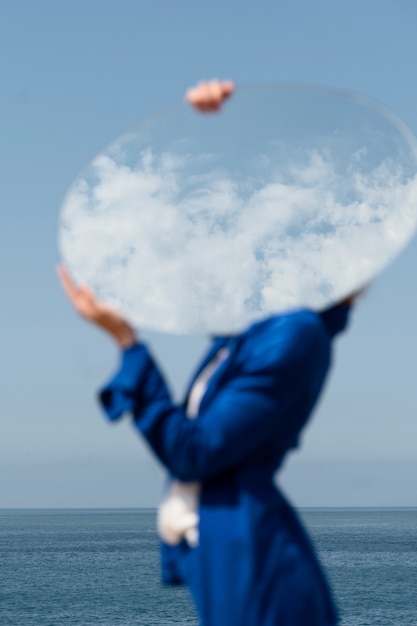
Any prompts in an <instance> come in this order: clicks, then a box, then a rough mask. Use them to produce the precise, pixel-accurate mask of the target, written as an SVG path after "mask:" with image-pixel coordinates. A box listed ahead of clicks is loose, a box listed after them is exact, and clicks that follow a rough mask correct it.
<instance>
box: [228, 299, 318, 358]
mask: <svg viewBox="0 0 417 626" xmlns="http://www.w3.org/2000/svg"><path fill="white" fill-rule="evenodd" d="M239 344H240V346H239V362H241V363H248V364H249V365H251V364H252V366H253V367H256V366H259V365H262V364H265V365H266V364H268V363H271V362H278V361H280V362H287V363H288V364H290V363H291V362H294V361H298V360H300V359H302V358H304V357H305V356H306V355H307V354H308V353H309V352H310V351H311V349H312V347H313V346H316V347H320V348H321V349H325V350H326V351H327V349H328V347H329V345H330V341H329V337H328V335H327V333H326V331H325V328H324V326H323V323H322V320H321V318H320V315H319V314H318V313H315V312H314V311H310V310H308V309H301V310H298V311H294V312H290V313H286V314H281V315H275V316H273V317H269V318H267V319H264V320H262V321H260V322H257V323H255V324H253V325H252V326H250V327H249V328H248V329H247V330H246V331H245V332H243V333H242V334H241V335H240V337H239Z"/></svg>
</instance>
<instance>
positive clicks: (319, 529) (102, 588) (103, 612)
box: [0, 508, 417, 626]
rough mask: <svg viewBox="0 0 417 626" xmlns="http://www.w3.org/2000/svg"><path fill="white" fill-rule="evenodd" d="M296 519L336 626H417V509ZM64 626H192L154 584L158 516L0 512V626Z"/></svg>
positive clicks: (182, 604)
mask: <svg viewBox="0 0 417 626" xmlns="http://www.w3.org/2000/svg"><path fill="white" fill-rule="evenodd" d="M300 514H301V517H302V518H303V520H304V522H305V524H306V526H307V528H308V529H309V531H310V535H311V537H312V539H313V542H314V544H315V546H316V548H317V551H318V553H319V556H320V560H321V562H322V564H323V566H324V568H325V570H326V571H327V574H328V577H329V579H330V582H331V585H332V587H333V590H334V594H335V596H336V599H337V602H338V605H339V609H340V613H341V617H342V619H341V626H417V508H403V509H392V508H387V509H330V508H328V509H322V508H321V509H304V510H301V511H300ZM70 624H71V625H73V626H156V625H158V626H173V625H174V624H175V625H176V626H197V625H198V618H197V615H196V613H195V611H194V608H193V606H192V603H191V601H190V599H189V596H188V592H187V590H186V589H184V588H181V587H171V588H170V587H162V586H161V584H160V572H159V551H158V538H157V535H156V531H155V511H154V510H143V509H140V510H139V509H137V510H136V509H127V510H126V509H123V510H121V509H120V510H119V509H112V510H73V509H72V510H0V625H1V626H67V625H68V626H69V625H70ZM294 626H298V625H294Z"/></svg>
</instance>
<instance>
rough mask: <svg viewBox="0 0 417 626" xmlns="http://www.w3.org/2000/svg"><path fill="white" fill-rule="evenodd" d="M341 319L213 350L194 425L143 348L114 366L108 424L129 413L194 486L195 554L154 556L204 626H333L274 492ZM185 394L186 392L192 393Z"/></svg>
mask: <svg viewBox="0 0 417 626" xmlns="http://www.w3.org/2000/svg"><path fill="white" fill-rule="evenodd" d="M347 316H348V308H347V307H342V306H339V307H333V308H332V309H329V310H327V311H326V312H324V313H322V314H317V313H313V312H312V311H308V310H301V311H296V312H293V313H289V314H285V315H278V316H275V317H271V318H268V319H266V320H264V321H262V322H259V323H256V324H254V325H252V326H251V327H250V328H249V329H248V330H246V331H245V332H243V333H241V334H239V335H237V336H234V337H220V338H217V339H215V340H214V342H213V345H212V347H211V349H210V350H209V352H208V354H207V356H206V358H205V359H204V360H203V362H202V363H201V365H200V367H199V368H198V370H197V372H196V375H195V377H197V376H198V374H199V373H200V372H201V371H202V369H203V368H204V367H205V365H206V364H207V363H209V362H210V360H211V359H212V358H213V356H214V355H215V354H216V352H217V351H218V350H219V349H220V348H221V347H223V346H227V347H228V348H229V354H228V357H227V358H226V359H225V360H224V361H223V362H222V363H221V365H220V366H219V367H218V369H217V370H216V371H215V373H214V375H213V376H212V378H211V379H210V382H209V384H208V388H207V390H206V392H205V394H204V396H203V398H202V401H201V404H200V410H199V417H198V419H196V420H190V419H187V417H186V415H185V404H184V405H183V406H177V405H175V404H174V403H173V401H172V400H171V397H170V394H169V391H168V389H167V387H166V385H165V382H164V380H163V378H162V376H161V374H160V372H159V370H158V367H157V366H156V364H155V363H154V361H153V360H152V357H151V356H150V354H149V352H148V351H147V349H146V347H145V346H144V345H142V344H137V345H135V346H133V347H131V348H130V349H128V350H126V351H125V352H124V353H123V354H122V363H121V367H120V369H119V371H118V373H117V374H116V375H115V377H114V378H113V379H112V380H111V381H110V382H109V384H108V385H107V386H106V387H105V388H104V389H103V390H102V392H101V394H100V397H101V402H102V405H103V407H104V409H105V411H106V413H107V415H108V417H109V419H110V420H116V419H118V418H119V417H120V416H121V415H122V414H123V413H124V412H125V411H129V412H131V413H132V414H133V416H134V423H135V426H136V427H137V428H138V429H139V431H140V432H141V434H142V435H143V436H144V437H145V439H146V440H147V442H148V443H149V445H150V446H151V448H152V450H153V451H154V453H155V454H156V456H157V457H158V458H159V459H160V460H161V461H162V463H163V464H164V465H165V466H166V468H167V469H168V470H169V472H170V474H171V475H172V476H174V477H175V478H177V479H179V480H181V481H185V482H186V481H200V482H201V483H202V491H201V499H200V507H199V515H200V522H199V536H200V541H199V545H198V546H197V547H195V548H191V547H189V546H188V544H187V543H186V542H185V541H183V542H182V543H180V544H179V545H177V546H168V545H166V544H162V570H163V580H164V582H166V583H185V584H187V585H188V587H189V588H190V591H191V594H192V596H193V599H194V601H195V603H196V606H197V609H198V611H199V614H200V617H201V625H202V626H333V625H334V624H336V622H337V617H336V611H335V608H334V605H333V602H332V599H331V595H330V592H329V590H328V586H327V583H326V580H325V578H324V576H323V574H322V571H321V568H320V565H319V563H318V561H317V559H316V557H315V554H314V550H313V548H312V546H311V544H310V541H309V539H308V537H307V535H306V533H305V531H304V530H303V527H302V525H301V523H300V522H299V520H298V518H297V516H296V514H295V512H294V511H293V509H292V508H291V507H290V506H289V504H288V503H287V502H286V500H285V499H284V497H283V495H282V494H281V493H280V491H279V490H278V489H277V487H276V486H275V485H274V483H273V476H274V474H275V472H276V470H277V468H278V467H279V466H280V465H281V463H282V461H283V459H284V456H285V455H286V453H287V452H288V450H290V449H291V448H294V447H296V446H297V444H298V438H299V434H300V431H301V429H302V428H303V426H304V425H305V423H306V421H307V420H308V418H309V416H310V414H311V411H312V409H313V407H314V405H315V403H316V401H317V398H318V396H319V394H320V391H321V389H322V387H323V383H324V380H325V378H326V374H327V372H328V369H329V365H330V359H331V341H332V338H333V336H334V335H335V334H336V333H337V332H339V331H340V330H343V328H344V327H345V325H346V322H347ZM192 382H193V381H192Z"/></svg>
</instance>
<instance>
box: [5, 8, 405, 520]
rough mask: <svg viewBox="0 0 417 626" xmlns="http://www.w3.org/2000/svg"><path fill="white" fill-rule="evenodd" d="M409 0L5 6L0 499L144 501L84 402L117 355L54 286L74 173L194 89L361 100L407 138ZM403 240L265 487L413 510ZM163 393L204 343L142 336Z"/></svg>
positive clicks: (152, 490)
mask: <svg viewBox="0 0 417 626" xmlns="http://www.w3.org/2000/svg"><path fill="white" fill-rule="evenodd" d="M416 25H417V5H416V4H415V2H413V1H412V0H410V1H408V2H407V1H402V0H396V1H394V0H393V1H386V0H378V1H376V0H362V1H361V2H359V1H358V0H351V2H349V3H346V2H339V1H336V0H333V1H331V2H330V1H325V0H318V1H317V2H314V3H312V2H309V1H307V0H300V1H298V0H295V1H294V2H279V1H277V0H275V1H260V2H258V3H256V5H255V3H253V2H246V1H242V0H241V1H240V2H237V1H234V0H232V1H230V2H227V3H226V2H219V1H217V0H215V1H214V2H211V3H210V4H207V3H202V2H196V1H194V2H191V1H190V2H182V1H181V0H179V1H177V2H175V3H173V2H161V1H159V0H154V1H153V2H150V1H147V2H141V1H135V2H133V1H132V2H130V1H126V0H125V1H124V0H122V1H119V2H115V1H112V2H106V1H96V0H89V1H88V2H81V1H80V0H74V1H73V2H71V3H56V2H52V1H50V2H47V1H43V0H39V1H38V2H36V3H31V2H29V1H28V0H27V1H26V2H22V1H15V2H11V1H8V2H4V3H3V5H2V19H1V23H0V64H1V74H0V75H1V77H2V81H1V88H0V112H1V115H0V137H1V143H0V163H1V172H2V177H1V186H0V215H1V228H0V238H1V247H0V250H1V263H0V277H1V285H2V293H1V298H2V300H1V301H2V306H1V318H0V319H1V326H0V345H1V347H2V350H1V353H2V359H1V377H0V391H1V393H0V424H1V437H0V507H55V506H57V507H65V506H80V507H81V506H154V505H155V504H156V503H157V500H158V495H159V491H160V485H161V481H162V477H161V471H160V469H159V468H158V467H157V465H156V464H155V462H154V461H153V460H151V457H150V455H149V452H148V451H147V450H146V447H145V445H144V444H143V443H142V442H141V441H140V440H139V438H138V437H137V436H136V434H135V433H134V432H133V431H132V429H131V427H130V425H129V424H128V423H125V424H121V425H120V426H118V427H117V428H115V427H110V426H109V425H108V424H106V423H105V421H104V419H103V418H102V416H101V415H100V412H99V410H98V407H97V406H96V402H95V398H94V392H95V390H96V389H97V388H98V387H99V385H100V384H101V383H102V382H103V381H104V380H105V379H106V377H108V375H109V374H110V372H111V371H112V369H113V368H114V367H115V365H116V362H117V352H116V350H115V348H114V347H113V346H112V344H111V343H110V341H109V340H107V339H106V338H104V337H103V336H102V335H101V334H100V333H99V332H98V331H96V330H94V329H91V328H90V327H88V326H87V325H86V324H84V323H82V322H81V321H79V320H78V319H77V318H76V317H75V315H74V314H73V312H72V311H71V309H70V308H69V306H68V304H67V302H66V301H65V299H64V297H63V295H62V294H61V291H60V288H59V285H58V282H57V279H56V277H55V273H54V267H55V264H56V262H57V261H58V251H57V244H56V240H57V219H58V214H59V207H60V203H61V201H62V198H63V196H64V194H65V192H66V190H67V188H68V186H69V185H70V183H71V182H72V180H73V179H74V177H75V176H76V175H77V174H78V172H79V171H80V170H81V169H82V168H83V167H84V166H85V165H86V164H87V163H88V162H89V161H90V159H91V158H92V157H93V156H94V155H95V154H96V153H97V152H98V151H100V150H101V149H102V148H103V147H104V146H105V145H106V144H108V143H109V142H110V141H112V140H113V139H114V138H115V137H116V136H118V135H119V134H120V133H122V132H123V131H124V130H126V129H128V128H129V127H131V126H132V125H134V124H136V123H137V122H138V121H139V120H140V119H142V118H143V117H146V116H147V115H150V114H152V113H153V112H155V111H158V110H159V109H162V108H164V107H165V106H167V105H169V104H171V103H174V102H176V101H178V100H179V99H180V98H181V97H182V94H183V92H184V91H185V89H186V88H187V87H188V86H190V85H192V84H193V83H194V82H195V81H197V80H199V79H201V78H211V77H213V76H219V77H225V78H232V79H234V80H235V81H236V82H237V83H248V82H262V81H274V82H276V81H294V82H308V83H318V84H323V85H330V86H336V87H343V88H346V89H351V90H354V91H359V92H362V93H364V94H366V95H368V96H371V97H373V98H375V99H377V100H380V101H381V102H382V103H383V104H385V105H386V106H388V107H390V108H391V109H393V110H394V111H395V112H396V113H397V114H398V115H399V116H400V117H402V118H403V119H404V121H405V122H406V123H407V124H408V126H409V127H410V128H411V130H413V131H414V132H415V133H416V134H417V107H416V103H417V83H416V81H415V80H414V76H415V59H416V58H417V40H416V37H415V32H416ZM416 261H417V241H416V240H414V241H413V242H412V243H411V245H410V246H409V247H408V248H407V249H406V251H404V252H403V253H402V254H401V256H400V257H399V258H398V259H397V260H396V262H395V263H394V264H393V265H392V266H391V267H390V268H389V269H388V270H387V271H386V272H385V273H384V274H383V275H382V276H381V277H380V278H379V279H378V280H377V281H376V282H375V284H374V285H373V287H372V289H371V290H370V291H369V293H368V294H367V296H366V297H365V298H364V300H363V302H362V303H361V304H360V306H358V309H357V311H356V312H355V314H354V319H353V323H352V325H351V328H350V330H349V333H348V334H347V335H345V336H344V337H343V338H341V339H340V341H339V342H338V345H337V349H336V355H335V367H334V371H333V373H332V376H331V379H330V381H329V384H328V387H327V390H326V393H325V396H324V397H323V400H322V402H321V404H320V406H319V408H318V410H317V412H316V414H315V418H314V420H313V422H312V425H311V427H309V429H308V431H307V432H306V434H305V437H304V442H303V447H302V449H301V451H300V453H296V454H294V455H293V457H292V458H291V459H290V460H289V461H288V462H287V465H286V468H285V471H284V473H283V476H282V478H281V483H282V484H283V485H284V487H285V488H286V489H287V491H288V493H289V494H290V496H291V497H292V499H293V500H294V502H295V503H296V504H297V505H300V506H314V505H329V506H333V505H334V506H350V505H352V506H355V505H358V506H395V505H417V498H416V492H415V484H414V483H415V476H416V473H417V453H416V445H415V441H416V440H417V420H416V415H415V413H416V412H415V404H416V391H415V389H416V388H415V375H414V371H415V360H416V359H415V355H416V350H417V331H416V319H415V309H416V303H417V289H416V286H415V279H414V276H415V271H414V270H415V267H416V266H417V263H416ZM149 341H150V343H151V344H152V346H154V349H155V351H156V353H157V355H159V357H160V359H161V360H162V362H163V363H164V367H165V369H166V371H167V372H168V374H169V373H171V378H172V381H173V385H174V386H175V387H176V389H178V390H179V389H180V388H181V387H182V386H183V385H184V383H185V381H186V379H187V377H188V375H189V373H190V371H191V369H192V366H193V364H194V363H195V360H196V359H197V358H198V355H199V354H200V353H201V352H202V350H203V349H204V346H205V343H204V341H202V340H196V339H191V338H189V339H187V340H184V339H181V340H180V339H178V338H169V337H161V336H150V337H149Z"/></svg>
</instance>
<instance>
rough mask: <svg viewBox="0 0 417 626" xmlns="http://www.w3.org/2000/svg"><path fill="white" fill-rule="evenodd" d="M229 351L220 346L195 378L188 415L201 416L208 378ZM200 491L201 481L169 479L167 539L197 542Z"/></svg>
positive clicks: (163, 529)
mask: <svg viewBox="0 0 417 626" xmlns="http://www.w3.org/2000/svg"><path fill="white" fill-rule="evenodd" d="M228 355H229V349H228V348H221V349H220V350H219V351H218V352H217V354H216V355H215V357H214V358H213V359H212V360H211V361H210V363H209V364H208V365H206V367H205V368H204V369H203V371H202V372H201V373H200V375H199V376H198V378H197V379H196V381H195V382H194V384H193V386H192V389H191V391H190V394H189V396H188V403H187V410H186V414H187V417H188V418H189V419H196V418H197V417H198V411H199V408H200V403H201V400H202V398H203V396H204V394H205V392H206V389H207V385H208V383H209V380H210V378H211V376H212V375H213V374H214V372H215V371H216V369H217V368H218V367H219V366H220V364H221V363H222V362H223V361H224V360H225V359H226V358H227V357H228ZM200 491H201V485H200V483H198V482H192V483H182V482H181V481H179V480H172V481H170V483H169V485H168V489H167V492H166V494H165V496H164V498H163V500H162V502H161V505H160V507H159V510H158V532H159V535H160V537H161V539H163V541H165V543H168V544H169V545H176V544H178V543H180V542H181V541H182V540H183V539H185V540H186V541H187V543H188V544H189V545H190V546H193V547H194V546H196V545H197V544H198V522H199V515H198V507H199V502H200Z"/></svg>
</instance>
